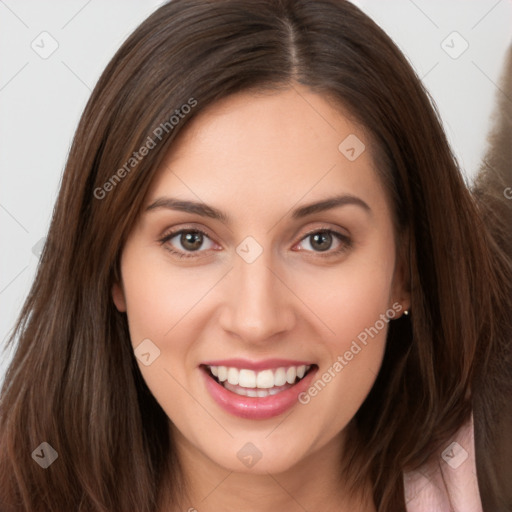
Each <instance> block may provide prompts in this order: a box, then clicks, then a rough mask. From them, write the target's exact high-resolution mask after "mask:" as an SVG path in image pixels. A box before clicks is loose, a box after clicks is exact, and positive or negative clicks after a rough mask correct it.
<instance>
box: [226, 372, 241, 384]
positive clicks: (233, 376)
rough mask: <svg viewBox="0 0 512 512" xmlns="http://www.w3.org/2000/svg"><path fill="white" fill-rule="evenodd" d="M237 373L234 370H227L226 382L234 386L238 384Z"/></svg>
mask: <svg viewBox="0 0 512 512" xmlns="http://www.w3.org/2000/svg"><path fill="white" fill-rule="evenodd" d="M238 376H239V372H238V370H237V369H236V368H228V382H229V383H230V384H233V385H234V386H236V385H237V384H238Z"/></svg>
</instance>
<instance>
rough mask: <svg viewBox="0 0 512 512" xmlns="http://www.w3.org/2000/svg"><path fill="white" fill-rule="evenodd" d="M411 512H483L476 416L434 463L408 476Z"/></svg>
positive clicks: (466, 424)
mask: <svg viewBox="0 0 512 512" xmlns="http://www.w3.org/2000/svg"><path fill="white" fill-rule="evenodd" d="M404 487H405V503H406V509H407V512H483V510H482V501H481V498H480V492H479V490H478V480H477V476H476V465H475V442H474V430H473V414H471V417H470V419H469V421H468V422H467V423H465V424H464V425H463V426H462V427H461V428H460V429H459V430H458V431H457V433H456V435H455V436H454V437H453V440H452V441H451V442H450V443H448V444H447V446H446V447H445V448H444V449H443V450H442V452H441V453H439V454H438V456H437V457H435V458H434V459H433V460H432V461H429V462H428V463H426V464H424V465H423V466H422V467H421V468H419V469H418V470H416V471H410V472H408V473H405V475H404Z"/></svg>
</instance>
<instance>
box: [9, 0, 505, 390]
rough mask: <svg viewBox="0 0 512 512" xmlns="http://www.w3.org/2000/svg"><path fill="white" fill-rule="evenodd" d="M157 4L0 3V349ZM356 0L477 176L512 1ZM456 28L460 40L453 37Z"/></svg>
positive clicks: (116, 0)
mask: <svg viewBox="0 0 512 512" xmlns="http://www.w3.org/2000/svg"><path fill="white" fill-rule="evenodd" d="M161 3H162V2H160V1H157V0H139V1H135V0H123V1H121V0H109V1H108V2H105V1H103V2H101V1H100V0H66V1H64V0H61V1H51V2H50V1H44V2H43V1H41V0H22V1H15V0H0V48H1V52H0V113H1V114H0V173H1V174H0V180H1V181H0V233H1V240H2V243H1V245H0V269H1V272H0V349H2V348H3V346H4V345H5V341H6V339H7V336H8V335H9V332H10V330H11V328H12V326H13V324H14V322H15V320H16V317H17V315H18V313H19V311H20V308H21V306H22V304H23V301H24V299H25V297H26V295H27V293H28V291H29V287H30V285H31V282H32V280H33V278H34V275H35V270H36V266H37V262H38V258H37V256H36V254H34V253H35V252H37V250H36V249H33V248H34V246H36V247H37V244H38V242H39V241H40V240H41V239H42V238H44V236H45V233H46V231H47V229H48V227H49V221H50V216H51V212H52V208H53V204H54V202H55V199H56V197H57V192H58V187H59V183H60V178H61V174H62V171H63V169H64V164H65V161H66V157H67V153H68V151H69V147H70V143H71V139H72V137H73V133H74V130H75V128H76V125H77V123H78V119H79V116H80V114H81V112H82V110H83V108H84V106H85V103H86V101H87V98H88V96H89V94H90V92H91V90H92V88H93V86H94V84H95V82H96V81H97V79H98V78H99V75H100V74H101V72H102V71H103V69H104V67H105V66H106V64H107V63H108V61H109V60H110V58H111V57H112V56H113V54H114V52H115V51H116V50H117V48H118V47H119V46H120V45H121V43H122V42H123V40H124V39H125V38H126V37H127V36H128V35H129V34H130V33H131V32H132V31H133V29H135V27H136V26H137V25H138V24H139V23H140V22H142V21H143V20H144V19H145V18H146V17H147V16H148V15H149V14H150V13H151V12H152V11H154V10H155V9H156V8H157V7H158V6H159V5H161ZM356 3H357V4H358V5H359V6H360V7H361V8H362V9H363V10H364V11H365V12H366V13H367V14H369V15H370V16H371V17H372V18H373V19H374V20H375V21H376V22H377V23H378V24H379V25H380V26H381V27H383V28H384V30H385V31H386V32H387V33H388V34H389V35H390V36H391V37H392V38H393V39H394V40H395V42H396V43H397V44H398V46H399V47H400V48H401V50H402V51H403V52H404V53H405V54H406V55H407V57H408V58H409V60H410V61H411V63H412V65H413V66H414V68H415V69H416V71H417V73H418V75H419V76H420V77H421V78H422V80H423V82H424V83H425V85H426V87H427V88H428V90H429V91H430V93H431V94H432V96H433V98H434V100H435V102H436V104H437V106H438V108H439V111H440V113H441V116H442V118H443V122H444V125H445V129H446V132H447V135H448V138H449V140H450V142H451V144H452V147H453V149H454V151H455V154H456V155H457V158H458V159H459V162H460V164H461V166H462V168H463V169H464V172H465V174H466V176H467V179H468V181H469V180H471V178H472V177H473V176H474V175H475V173H476V171H477V169H478V165H479V161H480V159H481V158H482V155H483V152H484V150H485V147H486V134H487V131H488V128H489V126H490V115H491V113H492V112H493V106H494V103H495V99H496V95H497V94H501V93H500V92H499V88H498V85H499V77H500V75H501V69H502V65H503V59H504V55H505V52H506V49H507V48H508V46H509V45H510V44H511V43H512V1H511V0H451V1H447V0H428V1H427V0H392V1H386V0H361V1H358V2H356ZM44 31H46V32H48V33H49V34H50V36H51V38H53V39H54V40H55V41H56V42H57V44H58V48H57V50H56V51H55V52H54V53H53V54H52V55H50V56H49V57H48V58H46V59H43V58H41V57H40V56H39V55H38V54H37V53H36V51H34V50H33V49H32V47H31V44H34V45H37V44H38V45H39V46H40V47H41V46H44V48H46V49H49V48H50V47H51V46H50V44H51V40H52V39H45V41H44V42H41V37H48V36H40V34H41V33H42V32H44ZM454 31H456V32H458V33H459V34H460V36H461V37H459V36H457V35H455V36H453V35H451V34H452V33H453V32H454ZM448 36H450V37H448ZM447 38H448V39H447ZM33 41H35V42H34V43H33ZM443 41H445V42H444V43H443ZM466 44H468V45H469V46H468V48H467V50H466V51H465V52H464V53H462V54H461V55H460V56H458V57H457V58H455V59H454V58H452V57H451V56H450V55H448V53H446V51H445V50H448V51H449V52H451V53H452V55H456V54H458V53H459V52H460V51H461V49H463V48H464V47H465V45H466ZM443 46H444V49H443ZM450 47H451V49H450ZM41 51H42V50H41ZM418 129H421V127H420V126H419V127H418ZM9 360H10V353H9V352H6V353H1V355H0V380H1V379H2V377H3V375H4V372H5V370H6V368H7V365H8V362H9Z"/></svg>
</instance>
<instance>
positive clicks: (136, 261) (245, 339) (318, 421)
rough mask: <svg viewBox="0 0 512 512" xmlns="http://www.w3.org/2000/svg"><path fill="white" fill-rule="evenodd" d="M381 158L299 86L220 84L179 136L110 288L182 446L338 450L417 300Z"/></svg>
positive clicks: (247, 452)
mask: <svg viewBox="0 0 512 512" xmlns="http://www.w3.org/2000/svg"><path fill="white" fill-rule="evenodd" d="M363 145H366V148H365V146H363ZM373 165H374V163H373V160H372V155H371V154H370V149H369V141H368V140H367V137H366V135H365V133H364V132H363V131H362V130H361V128H359V127H357V126H356V125H354V124H352V123H351V122H350V121H349V120H348V119H347V118H346V117H344V116H343V115H342V114H340V113H339V111H338V110H336V109H335V108H334V107H333V106H332V104H330V103H329V102H328V101H327V100H326V99H325V98H323V97H322V96H319V95H317V94H315V93H313V92H311V91H310V90H309V89H307V88H305V87H303V86H300V85H296V86H294V88H290V89H288V90H286V91H283V92H273V93H272V94H270V93H267V94H260V95H253V94H249V93H239V94H237V95H234V96H231V97H229V98H227V99H224V100H222V101H221V102H219V103H217V104H215V105H213V106H212V107H210V108H209V109H208V110H206V111H204V112H203V113H202V114H201V115H200V116H198V117H197V118H196V119H195V120H193V121H192V122H191V123H190V124H189V125H188V126H187V129H186V130H184V131H183V132H182V133H181V134H180V137H179V138H178V139H177V140H176V142H175V144H174V145H173V147H172V149H171V151H170V153H169V154H168V157H167V159H166V161H165V163H164V165H162V167H161V169H160V171H159V173H158V175H157V177H156V179H155V181H154V183H153V184H152V187H151V190H150V191H149V194H148V196H147V201H146V207H145V210H144V213H143V214H142V216H141V217H140V219H139V221H138V223H137V224H136V226H135V227H134V229H133V230H132V232H131V234H130V236H129V238H128V240H127V243H126V245H125V247H124V251H123V254H122V261H121V274H122V282H121V283H119V285H116V286H114V290H113V296H114V301H115V303H116V306H117V308H118V309H119V310H120V311H126V313H127V317H128V323H129V328H130V336H131V341H132V344H133V347H134V349H135V354H136V356H137V361H138V364H139V367H140V370H141V372H142V375H143V377H144V379H145V381H146V383H147V385H148V387H149V389H150V390H151V392H152V393H153V395H154V396H155V398H156V400H157V401H158V402H159V404H160V405H161V406H162V408H163V409H164V411H165V412H166V413H167V415H168V417H169V418H170V419H171V420H172V424H171V428H172V429H173V434H174V436H175V438H176V439H177V440H178V446H179V447H181V449H182V450H184V451H183V453H188V454H190V455H192V456H194V457H203V458H207V459H209V461H210V463H211V462H213V463H215V464H217V465H220V466H222V467H223V468H226V469H228V470H230V471H242V472H249V471H251V472H255V473H264V472H267V471H268V472H271V473H276V472H279V471H284V470H286V469H289V468H292V467H293V466H295V465H297V464H299V463H301V462H302V463H304V461H308V460H309V461H313V460H314V457H315V454H319V453H322V452H323V453H335V454H338V453H339V452H338V450H337V448H339V447H341V446H342V439H343V431H344V429H345V427H346V425H347V424H348V422H349V421H350V420H351V418H352V417H353V416H354V414H355V413H356V411H357V410H358V408H359V407H360V405H361V404H362V402H363V401H364V399H365V397H366V396H367V394H368V392H369V391H370V389H371V387H372V385H373V383H374V381H375V378H376V375H377V373H378V371H379V368H380V365H381V362H382V357H383V352H384V347H385V340H386V333H387V328H388V323H389V321H390V320H389V318H393V317H394V318H395V319H396V318H398V317H399V316H401V315H402V313H403V310H404V309H406V308H407V307H408V305H409V303H408V296H407V295H406V294H405V292H404V291H403V289H402V283H401V281H400V279H399V272H398V269H397V267H396V263H397V261H396V257H395V238H394V232H393V224H392V217H391V209H390V204H389V203H388V200H387V197H386V194H385V191H384V188H383V186H382V184H381V182H380V180H379V178H378V175H377V173H376V170H375V168H374V167H373ZM391 321H393V320H391ZM300 377H302V379H300ZM221 381H223V382H222V383H221Z"/></svg>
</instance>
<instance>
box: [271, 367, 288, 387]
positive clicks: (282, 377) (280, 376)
mask: <svg viewBox="0 0 512 512" xmlns="http://www.w3.org/2000/svg"><path fill="white" fill-rule="evenodd" d="M285 384H286V368H278V369H277V370H276V373H274V385H275V386H284V385H285Z"/></svg>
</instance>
